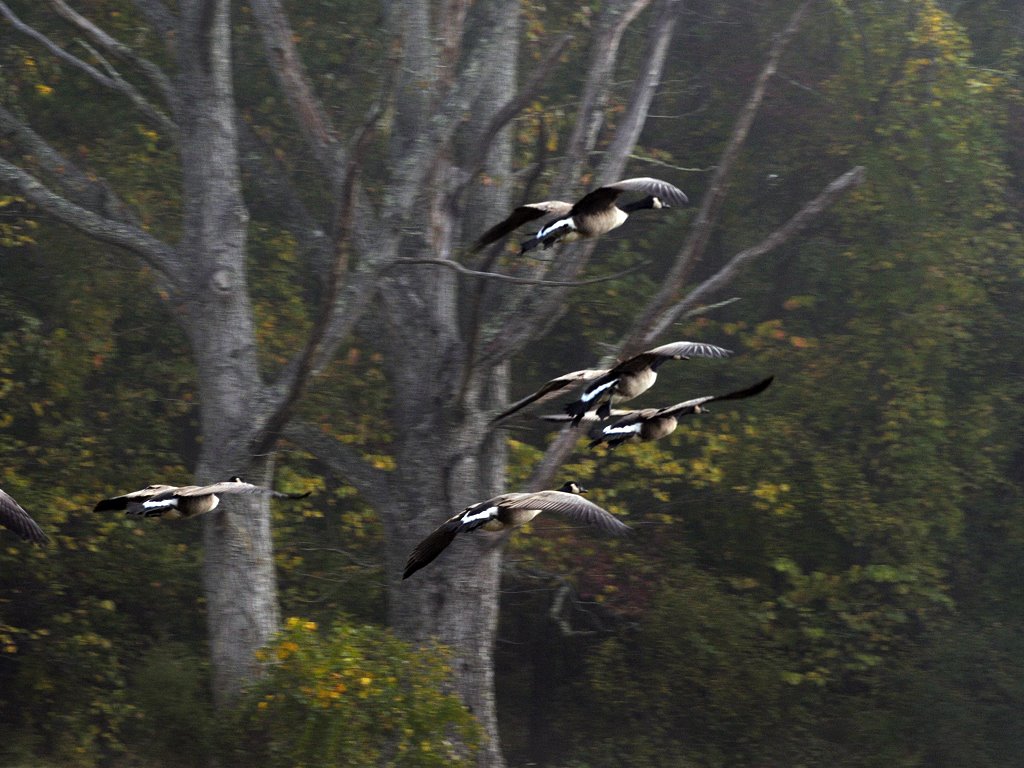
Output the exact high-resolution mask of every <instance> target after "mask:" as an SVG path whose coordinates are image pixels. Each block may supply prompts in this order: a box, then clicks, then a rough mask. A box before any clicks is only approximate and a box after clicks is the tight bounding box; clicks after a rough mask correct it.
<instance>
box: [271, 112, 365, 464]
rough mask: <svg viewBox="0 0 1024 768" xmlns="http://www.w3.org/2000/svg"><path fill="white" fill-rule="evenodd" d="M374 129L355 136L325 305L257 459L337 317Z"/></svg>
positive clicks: (277, 393)
mask: <svg viewBox="0 0 1024 768" xmlns="http://www.w3.org/2000/svg"><path fill="white" fill-rule="evenodd" d="M371 129H372V122H368V123H366V124H365V125H364V126H363V129H362V131H361V132H360V134H359V135H358V136H357V137H356V142H355V146H354V149H355V151H354V152H352V153H351V154H350V156H349V157H350V160H349V162H348V164H347V167H346V169H345V176H344V179H343V185H342V189H341V199H340V200H339V201H338V217H337V237H336V243H337V247H336V256H335V260H334V264H333V265H332V266H331V272H330V275H329V277H328V280H327V291H326V295H325V296H324V301H323V304H322V305H321V307H320V313H319V316H318V317H317V320H316V322H315V323H314V324H313V327H312V328H311V329H310V332H309V337H308V338H307V340H306V344H305V346H304V348H303V349H302V351H300V352H299V354H298V355H297V356H296V357H295V358H293V359H292V361H291V362H290V363H289V364H288V365H287V366H286V367H285V370H284V372H283V373H282V375H281V376H280V377H279V379H278V382H277V384H276V385H275V386H274V388H273V398H274V400H275V401H276V402H275V403H274V404H273V406H272V410H271V416H270V418H269V419H267V423H266V424H265V425H264V426H263V428H262V429H260V430H259V432H258V433H257V434H256V435H255V437H254V438H253V444H252V453H253V455H257V456H258V455H260V454H262V453H264V452H266V451H268V450H269V449H270V448H271V447H272V445H273V443H274V442H275V441H276V440H277V437H278V435H279V433H280V432H281V430H282V429H283V428H284V425H285V424H286V423H287V422H288V420H289V419H290V418H291V415H292V410H293V409H294V408H295V405H296V403H298V401H299V399H300V398H301V397H302V393H303V392H304V391H305V388H306V386H307V385H308V383H309V379H310V378H311V377H312V375H313V372H314V368H315V361H316V359H317V356H318V354H319V352H320V347H321V344H322V343H323V340H324V336H325V335H326V333H327V330H328V328H329V327H330V326H331V321H332V319H333V318H334V315H335V312H336V301H337V298H338V291H339V288H340V286H341V283H342V280H343V277H344V274H345V271H346V269H347V267H348V238H347V236H348V233H349V231H350V230H351V220H352V209H353V201H354V199H355V187H356V179H357V177H358V175H359V169H360V167H361V158H362V156H363V152H364V151H365V149H366V144H367V143H368V141H369V137H370V134H371ZM353 322H354V321H353Z"/></svg>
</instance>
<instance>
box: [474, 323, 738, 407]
mask: <svg viewBox="0 0 1024 768" xmlns="http://www.w3.org/2000/svg"><path fill="white" fill-rule="evenodd" d="M731 354H732V352H731V351H730V350H728V349H723V348H722V347H716V346H715V345H714V344H704V343H703V342H699V341H675V342H672V343H671V344H663V345H661V346H660V347H655V348H654V349H648V350H647V351H646V352H641V353H640V354H639V355H634V356H633V357H631V358H629V359H627V360H623V361H622V362H621V363H618V364H617V365H615V366H614V367H612V368H587V369H584V370H582V371H573V372H572V373H567V374H565V375H563V376H559V377H557V378H554V379H551V381H549V382H547V383H546V384H544V386H542V387H541V388H540V389H538V390H537V391H536V392H534V393H532V394H530V395H527V396H526V397H524V398H523V399H522V400H517V401H516V402H514V403H512V405H510V406H509V407H508V408H506V409H505V410H504V411H502V412H501V413H499V414H498V415H497V416H495V417H494V418H493V419H491V423H492V424H493V423H494V422H498V421H501V420H502V419H504V418H506V417H508V416H511V415H512V414H513V413H515V412H516V411H518V410H520V409H521V408H525V407H526V406H527V405H529V404H530V403H534V402H537V401H543V400H547V399H549V398H550V397H554V396H555V394H557V393H558V392H559V391H560V390H563V389H567V388H571V387H575V386H577V385H579V384H581V383H582V382H589V383H588V384H587V387H586V388H585V389H584V390H583V394H582V395H581V396H580V399H579V400H577V401H575V402H573V403H570V404H569V405H567V406H566V407H565V412H566V413H568V414H569V415H570V416H572V417H573V418H572V423H573V426H576V425H577V424H579V423H580V421H581V420H582V418H583V415H584V414H585V413H586V412H587V411H593V410H596V411H597V415H598V416H599V417H600V418H601V419H606V418H608V414H609V413H610V412H611V401H612V398H613V397H614V398H615V399H617V400H619V401H623V400H632V399H633V398H634V397H636V396H637V395H639V394H642V393H643V392H646V391H647V390H648V389H650V388H651V387H652V386H653V385H654V382H655V381H656V380H657V378H658V368H659V366H661V364H662V363H664V362H665V361H666V360H688V359H689V358H691V357H718V358H720V357H727V356H729V355H731Z"/></svg>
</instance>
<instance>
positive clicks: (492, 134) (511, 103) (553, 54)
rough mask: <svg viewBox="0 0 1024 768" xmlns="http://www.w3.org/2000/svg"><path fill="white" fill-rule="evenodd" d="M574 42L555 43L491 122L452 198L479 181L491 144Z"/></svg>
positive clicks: (563, 39) (569, 38)
mask: <svg viewBox="0 0 1024 768" xmlns="http://www.w3.org/2000/svg"><path fill="white" fill-rule="evenodd" d="M571 41H572V35H568V34H566V35H562V37H560V38H559V39H558V40H556V41H555V43H554V45H552V46H551V48H549V49H548V52H547V55H545V56H544V59H543V60H542V61H541V62H540V64H539V65H537V68H536V69H535V70H534V72H533V75H531V76H530V79H529V80H528V81H527V82H526V83H525V84H524V85H523V87H522V88H520V89H519V90H518V91H516V94H515V96H513V97H512V98H511V99H509V100H508V101H507V102H505V104H504V105H503V106H502V107H501V108H500V109H499V110H498V111H497V113H495V115H494V117H493V118H492V119H491V122H490V124H489V125H488V126H487V128H486V130H484V133H483V136H482V138H481V139H480V140H479V141H478V142H477V144H476V152H475V154H474V155H473V156H472V157H470V158H469V159H468V161H467V162H466V163H465V164H464V167H463V170H464V173H465V179H464V180H463V182H462V183H461V184H459V185H458V186H457V187H456V188H455V190H454V192H453V193H452V197H453V198H455V197H458V196H460V195H461V194H462V192H463V191H464V190H465V188H466V186H467V185H468V184H469V183H470V182H471V181H472V180H473V179H474V178H476V175H477V174H478V173H480V170H481V169H482V168H483V167H484V163H485V162H486V161H487V154H488V153H489V152H490V151H491V145H492V144H493V143H494V140H495V138H497V136H498V134H499V133H500V132H501V129H502V128H504V127H505V126H506V125H508V123H509V121H511V120H512V119H513V118H514V117H515V116H516V115H518V114H519V113H520V112H522V111H523V109H525V108H526V105H527V104H529V103H530V101H531V100H533V99H534V98H535V97H536V95H537V93H538V92H539V91H540V86H541V85H543V83H544V81H545V80H547V78H548V77H549V76H550V75H551V72H552V70H553V69H554V66H555V63H556V62H557V61H558V59H559V58H560V57H561V55H562V53H563V52H564V51H565V49H566V47H568V45H569V43H570V42H571Z"/></svg>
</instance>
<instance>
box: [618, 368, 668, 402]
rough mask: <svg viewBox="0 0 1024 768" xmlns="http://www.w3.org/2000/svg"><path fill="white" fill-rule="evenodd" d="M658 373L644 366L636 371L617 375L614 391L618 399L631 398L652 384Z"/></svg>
mask: <svg viewBox="0 0 1024 768" xmlns="http://www.w3.org/2000/svg"><path fill="white" fill-rule="evenodd" d="M657 379H658V374H657V373H655V372H654V371H652V370H651V369H650V368H645V369H644V370H642V371H639V372H638V373H630V374H626V375H624V376H620V377H619V381H618V384H617V385H616V387H615V393H616V394H617V395H618V398H619V399H620V400H632V399H633V398H634V397H636V396H637V395H641V394H643V393H644V392H646V391H647V390H648V389H650V388H651V387H652V386H654V382H655V381H657Z"/></svg>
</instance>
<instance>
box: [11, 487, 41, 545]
mask: <svg viewBox="0 0 1024 768" xmlns="http://www.w3.org/2000/svg"><path fill="white" fill-rule="evenodd" d="M0 525H2V526H4V527H5V528H10V529H11V530H12V531H14V532H15V533H16V534H18V535H19V536H21V538H23V539H25V541H31V542H34V543H36V544H45V543H46V542H47V541H49V538H48V537H47V536H46V534H45V533H43V529H42V528H40V527H39V523H37V522H36V521H35V520H33V519H32V518H31V517H30V516H29V514H28V512H26V511H25V510H24V509H23V508H22V506H21V504H19V503H18V502H16V501H15V500H14V499H13V498H12V497H11V496H10V494H8V493H6V492H5V491H3V490H0Z"/></svg>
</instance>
